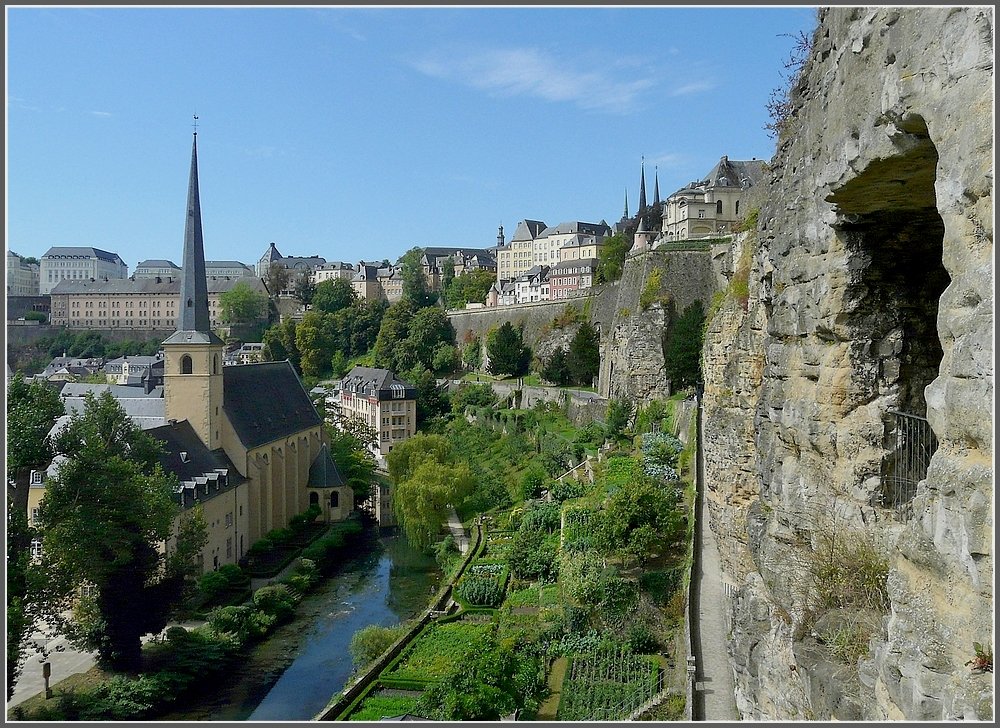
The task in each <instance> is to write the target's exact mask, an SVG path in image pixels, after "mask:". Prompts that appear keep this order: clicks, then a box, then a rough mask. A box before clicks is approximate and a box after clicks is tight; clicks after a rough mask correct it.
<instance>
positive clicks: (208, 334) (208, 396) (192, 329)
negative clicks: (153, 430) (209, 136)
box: [163, 131, 224, 450]
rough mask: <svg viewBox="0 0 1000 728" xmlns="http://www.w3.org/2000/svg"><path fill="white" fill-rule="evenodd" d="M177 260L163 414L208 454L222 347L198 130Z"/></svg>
mask: <svg viewBox="0 0 1000 728" xmlns="http://www.w3.org/2000/svg"><path fill="white" fill-rule="evenodd" d="M182 260H183V261H184V263H183V269H182V270H181V281H180V283H181V285H180V300H179V301H178V306H179V308H178V311H177V330H176V331H175V332H174V333H172V334H171V335H170V336H169V337H167V339H166V341H164V342H163V351H164V355H165V361H164V365H163V379H164V392H163V398H164V400H165V401H164V409H165V410H166V415H167V418H168V419H172V420H178V421H180V420H188V422H190V423H191V426H192V427H193V428H194V431H195V432H196V433H198V437H199V438H200V439H201V441H202V442H203V443H205V445H206V446H207V447H208V449H209V450H214V449H216V448H218V447H221V444H222V440H221V422H222V417H221V407H222V404H223V390H222V385H223V383H222V377H223V375H222V350H223V347H224V342H223V341H222V339H220V338H219V337H218V336H217V335H216V334H215V332H214V331H212V322H211V319H210V317H209V313H208V281H207V280H206V278H205V241H204V239H203V237H202V230H201V199H200V196H199V194H198V132H197V131H195V133H194V141H193V142H192V144H191V175H190V177H189V179H188V196H187V210H186V214H185V217H184V255H183V258H182Z"/></svg>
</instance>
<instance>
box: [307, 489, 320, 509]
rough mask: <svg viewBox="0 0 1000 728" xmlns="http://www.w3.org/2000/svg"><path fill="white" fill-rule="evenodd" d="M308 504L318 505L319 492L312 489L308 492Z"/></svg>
mask: <svg viewBox="0 0 1000 728" xmlns="http://www.w3.org/2000/svg"><path fill="white" fill-rule="evenodd" d="M309 505H311V506H318V505H319V493H317V492H316V491H313V492H312V493H310V494H309Z"/></svg>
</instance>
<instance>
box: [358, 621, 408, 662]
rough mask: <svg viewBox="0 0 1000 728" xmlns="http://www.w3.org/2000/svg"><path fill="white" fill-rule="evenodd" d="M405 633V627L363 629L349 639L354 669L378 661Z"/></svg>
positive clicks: (371, 626) (400, 625)
mask: <svg viewBox="0 0 1000 728" xmlns="http://www.w3.org/2000/svg"><path fill="white" fill-rule="evenodd" d="M405 632H406V627H405V625H402V624H397V625H396V626H395V627H382V626H379V625H377V624H373V625H370V626H368V627H363V628H362V629H359V630H358V631H357V632H355V633H354V636H353V637H351V647H350V649H351V657H352V658H353V660H354V666H355V667H356V668H360V667H363V666H365V665H367V664H369V663H371V662H374V661H375V660H376V659H378V658H379V657H380V656H381V655H382V654H383V653H384V652H385V651H386V650H387V649H389V648H390V647H391V646H392V645H393V643H394V642H396V640H398V639H399V638H400V637H402V636H403V634H404V633H405Z"/></svg>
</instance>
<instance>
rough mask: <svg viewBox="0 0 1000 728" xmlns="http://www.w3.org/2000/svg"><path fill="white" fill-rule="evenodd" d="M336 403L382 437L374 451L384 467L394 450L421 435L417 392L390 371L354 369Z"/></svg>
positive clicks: (343, 385)
mask: <svg viewBox="0 0 1000 728" xmlns="http://www.w3.org/2000/svg"><path fill="white" fill-rule="evenodd" d="M335 402H336V403H337V404H338V405H340V407H341V410H342V412H343V414H344V415H345V416H347V417H356V418H358V419H360V420H361V421H362V422H364V423H365V424H367V425H368V426H369V427H371V428H372V430H374V431H375V432H377V433H378V441H377V442H376V443H375V444H374V445H373V446H372V447H371V451H372V454H373V455H374V456H375V459H376V460H377V461H378V463H379V465H380V466H381V467H385V457H386V455H388V454H389V453H390V452H392V448H393V447H394V446H396V445H398V444H399V443H401V442H403V441H404V440H406V439H407V438H410V437H413V435H415V434H416V432H417V390H416V387H414V386H413V385H412V384H408V383H406V382H404V381H402V380H400V379H398V378H397V377H396V375H395V374H393V373H392V372H391V371H389V370H388V369H372V368H369V367H354V368H353V369H352V370H351V371H350V372H348V373H347V376H345V377H344V378H343V380H342V381H341V383H340V390H339V394H338V395H337V397H336V398H335Z"/></svg>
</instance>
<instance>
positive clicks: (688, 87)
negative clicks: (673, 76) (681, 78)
mask: <svg viewBox="0 0 1000 728" xmlns="http://www.w3.org/2000/svg"><path fill="white" fill-rule="evenodd" d="M713 88H715V84H714V83H710V82H708V81H695V82H694V83H687V84H684V85H683V86H678V87H677V88H675V89H674V90H673V91H671V92H670V95H671V96H688V95H690V94H697V93H701V92H702V91H711V90H712V89H713Z"/></svg>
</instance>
